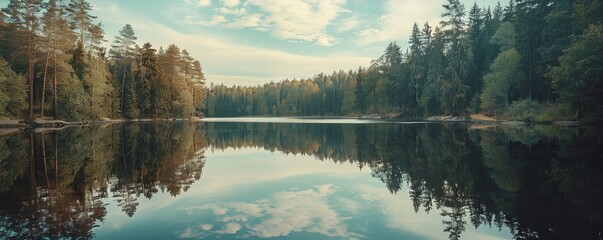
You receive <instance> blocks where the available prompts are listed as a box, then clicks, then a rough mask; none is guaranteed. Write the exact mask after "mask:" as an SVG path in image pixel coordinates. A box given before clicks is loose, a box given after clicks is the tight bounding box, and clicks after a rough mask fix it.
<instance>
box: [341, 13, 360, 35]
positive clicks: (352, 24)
mask: <svg viewBox="0 0 603 240" xmlns="http://www.w3.org/2000/svg"><path fill="white" fill-rule="evenodd" d="M358 25H359V21H358V17H356V16H351V17H348V18H346V19H344V20H342V21H341V22H340V23H339V27H338V28H337V31H338V32H348V31H351V30H354V29H356V28H357V27H358Z"/></svg>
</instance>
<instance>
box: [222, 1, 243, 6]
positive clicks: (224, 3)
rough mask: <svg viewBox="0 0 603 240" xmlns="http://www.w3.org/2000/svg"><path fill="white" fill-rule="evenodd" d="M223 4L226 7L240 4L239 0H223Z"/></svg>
mask: <svg viewBox="0 0 603 240" xmlns="http://www.w3.org/2000/svg"><path fill="white" fill-rule="evenodd" d="M222 5H224V6H225V7H236V6H239V0H222Z"/></svg>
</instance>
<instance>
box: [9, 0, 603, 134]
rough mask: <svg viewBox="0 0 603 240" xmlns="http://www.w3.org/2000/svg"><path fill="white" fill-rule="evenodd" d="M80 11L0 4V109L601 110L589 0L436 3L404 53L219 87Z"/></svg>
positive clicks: (599, 43) (599, 54)
mask: <svg viewBox="0 0 603 240" xmlns="http://www.w3.org/2000/svg"><path fill="white" fill-rule="evenodd" d="M90 11H91V5H90V3H88V2H87V1H86V0H69V1H60V0H48V1H42V0H10V1H9V3H8V6H6V7H4V8H2V14H0V46H2V47H1V48H0V116H6V117H11V118H26V119H33V118H36V117H42V118H48V117H53V118H56V119H65V120H83V119H99V118H104V117H108V118H159V117H190V116H196V115H197V116H200V115H202V114H203V115H205V116H210V117H233V116H325V115H326V116H358V115H363V114H387V113H396V114H399V115H400V116H401V117H406V118H423V117H425V116H432V115H466V114H471V113H480V112H483V113H486V114H487V115H491V116H495V117H499V118H508V119H517V120H525V121H541V122H546V121H552V120H581V121H587V122H593V121H601V120H602V119H603V105H602V104H601V103H602V102H603V21H602V18H603V14H601V13H602V12H603V3H602V2H601V1H600V0H517V1H513V0H511V1H510V2H509V3H508V4H507V5H506V6H504V7H503V6H501V4H500V3H499V4H498V5H496V6H494V7H490V6H488V7H483V6H478V5H477V4H474V5H473V6H472V7H470V8H468V10H467V9H466V8H465V6H464V5H463V4H461V3H460V2H459V1H458V0H447V1H445V2H444V4H443V12H442V15H441V16H442V19H443V20H442V21H441V22H440V23H438V24H435V25H430V23H424V24H418V23H415V24H414V25H413V30H412V32H411V36H410V38H409V39H408V40H407V41H408V48H407V49H406V50H403V49H401V46H400V45H399V44H398V43H396V42H392V43H390V44H389V45H388V46H387V47H386V48H385V51H384V53H383V55H382V56H380V57H379V58H377V59H375V60H373V61H372V62H371V64H370V66H368V67H359V68H358V69H355V70H348V71H344V70H339V71H334V72H333V73H331V74H324V73H320V74H317V75H316V76H314V77H312V78H309V79H294V80H284V81H281V82H277V83H275V82H271V83H268V84H264V85H260V86H232V87H229V86H224V85H213V84H212V85H211V86H209V87H207V86H205V85H204V83H205V77H204V74H203V71H202V68H201V63H200V62H199V61H197V60H195V59H194V58H193V57H192V56H190V54H189V53H188V52H187V51H186V50H184V49H180V48H179V47H177V46H176V45H173V44H172V45H170V46H168V47H167V48H166V49H163V48H161V47H160V48H159V49H158V50H157V49H156V48H154V47H153V46H152V45H151V44H150V43H145V44H143V45H142V46H139V45H137V44H136V41H137V38H136V36H135V33H134V30H133V29H132V27H131V26H130V25H128V24H126V25H125V26H124V28H123V29H122V30H121V31H119V33H118V35H117V36H115V38H114V40H113V41H112V44H111V47H110V49H106V48H104V47H103V43H104V42H105V41H106V40H105V39H104V35H105V33H104V31H103V28H102V26H101V24H100V23H97V19H96V18H97V17H96V16H92V15H91V14H90ZM400 24H405V23H400ZM431 24H433V23H431Z"/></svg>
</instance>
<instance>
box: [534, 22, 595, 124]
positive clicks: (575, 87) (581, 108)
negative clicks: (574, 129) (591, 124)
mask: <svg viewBox="0 0 603 240" xmlns="http://www.w3.org/2000/svg"><path fill="white" fill-rule="evenodd" d="M602 62H603V27H602V26H601V25H591V26H590V27H589V28H588V29H587V30H586V31H585V32H584V34H582V35H580V36H577V37H575V38H574V41H573V43H572V44H571V45H570V47H569V48H568V49H566V50H565V51H564V53H563V55H562V56H561V57H560V58H559V63H560V64H559V66H556V67H552V68H551V69H550V70H549V72H548V73H547V75H546V76H547V77H548V78H550V79H551V80H552V83H553V87H554V89H555V92H556V93H557V94H559V96H560V98H561V100H562V101H564V102H569V103H571V104H572V106H573V107H574V108H575V110H576V115H575V117H576V118H583V119H585V120H587V121H601V120H602V119H603V105H602V104H601V103H603V94H601V89H603V67H602V65H601V63H602Z"/></svg>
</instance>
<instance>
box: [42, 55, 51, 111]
mask: <svg viewBox="0 0 603 240" xmlns="http://www.w3.org/2000/svg"><path fill="white" fill-rule="evenodd" d="M49 58H50V52H48V53H46V63H45V64H44V80H42V105H41V107H40V117H41V118H44V95H45V94H44V93H45V92H46V76H47V73H48V59H49Z"/></svg>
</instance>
